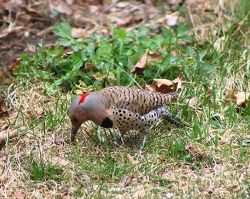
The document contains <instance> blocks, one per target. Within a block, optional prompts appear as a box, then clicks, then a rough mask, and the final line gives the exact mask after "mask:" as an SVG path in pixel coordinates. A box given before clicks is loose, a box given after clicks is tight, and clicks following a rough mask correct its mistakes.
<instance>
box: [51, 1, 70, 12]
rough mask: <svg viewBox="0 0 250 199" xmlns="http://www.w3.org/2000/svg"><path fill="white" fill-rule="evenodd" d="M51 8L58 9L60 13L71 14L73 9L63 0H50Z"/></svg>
mask: <svg viewBox="0 0 250 199" xmlns="http://www.w3.org/2000/svg"><path fill="white" fill-rule="evenodd" d="M49 8H50V10H56V11H58V12H59V13H63V14H67V15H71V14H72V9H71V7H70V6H69V5H68V4H67V3H65V2H64V1H62V0H57V1H49Z"/></svg>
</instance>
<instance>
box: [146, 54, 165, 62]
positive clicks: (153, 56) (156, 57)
mask: <svg viewBox="0 0 250 199" xmlns="http://www.w3.org/2000/svg"><path fill="white" fill-rule="evenodd" d="M147 61H148V62H151V61H152V62H160V61H162V56H161V54H160V53H152V52H148V58H147Z"/></svg>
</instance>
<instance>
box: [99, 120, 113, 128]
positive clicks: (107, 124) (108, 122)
mask: <svg viewBox="0 0 250 199" xmlns="http://www.w3.org/2000/svg"><path fill="white" fill-rule="evenodd" d="M101 127H103V128H112V127H113V122H112V120H111V119H109V118H108V117H105V118H104V119H103V120H102V124H101Z"/></svg>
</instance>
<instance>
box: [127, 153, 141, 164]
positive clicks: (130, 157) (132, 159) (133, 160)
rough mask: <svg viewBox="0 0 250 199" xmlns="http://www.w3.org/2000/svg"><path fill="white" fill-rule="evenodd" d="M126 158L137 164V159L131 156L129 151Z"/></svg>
mask: <svg viewBox="0 0 250 199" xmlns="http://www.w3.org/2000/svg"><path fill="white" fill-rule="evenodd" d="M127 158H128V160H129V161H130V162H131V164H132V165H137V164H139V161H138V160H135V159H134V157H133V156H131V155H130V154H129V153H128V154H127Z"/></svg>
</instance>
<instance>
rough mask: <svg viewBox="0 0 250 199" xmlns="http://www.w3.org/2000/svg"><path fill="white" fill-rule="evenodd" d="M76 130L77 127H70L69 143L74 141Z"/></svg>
mask: <svg viewBox="0 0 250 199" xmlns="http://www.w3.org/2000/svg"><path fill="white" fill-rule="evenodd" d="M78 129H79V128H77V127H72V128H71V135H70V139H71V142H75V141H76V133H77V131H78Z"/></svg>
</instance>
